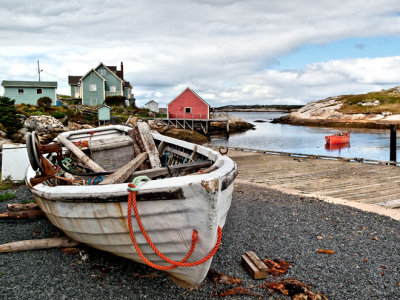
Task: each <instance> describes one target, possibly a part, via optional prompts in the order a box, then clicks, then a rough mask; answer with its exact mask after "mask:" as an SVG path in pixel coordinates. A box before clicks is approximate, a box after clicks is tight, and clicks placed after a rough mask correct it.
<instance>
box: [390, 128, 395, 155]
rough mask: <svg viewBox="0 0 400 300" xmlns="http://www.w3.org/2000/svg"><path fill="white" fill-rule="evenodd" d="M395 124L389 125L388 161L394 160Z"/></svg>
mask: <svg viewBox="0 0 400 300" xmlns="http://www.w3.org/2000/svg"><path fill="white" fill-rule="evenodd" d="M396 129H397V125H396V124H391V125H390V161H394V162H395V161H396V150H397V149H396V148H397V147H396V146H397V145H396Z"/></svg>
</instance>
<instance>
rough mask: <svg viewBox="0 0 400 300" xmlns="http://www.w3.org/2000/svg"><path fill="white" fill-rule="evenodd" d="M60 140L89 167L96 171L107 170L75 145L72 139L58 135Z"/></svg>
mask: <svg viewBox="0 0 400 300" xmlns="http://www.w3.org/2000/svg"><path fill="white" fill-rule="evenodd" d="M57 139H58V141H59V142H60V143H61V144H63V145H64V146H65V147H66V148H67V149H68V150H69V151H71V152H72V153H73V154H75V155H76V157H78V159H79V160H80V161H81V162H82V163H84V164H85V165H86V166H87V167H88V168H90V169H91V170H92V171H94V172H106V170H104V169H103V168H102V167H101V166H99V165H98V164H97V163H96V162H94V161H93V160H91V159H90V158H89V157H88V156H87V155H86V154H85V153H83V151H82V150H81V149H79V148H78V147H77V146H75V145H74V144H73V143H72V142H71V141H69V140H68V139H67V138H66V137H64V136H62V135H59V136H58V137H57Z"/></svg>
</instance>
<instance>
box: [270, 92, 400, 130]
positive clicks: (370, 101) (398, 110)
mask: <svg viewBox="0 0 400 300" xmlns="http://www.w3.org/2000/svg"><path fill="white" fill-rule="evenodd" d="M276 122H278V123H288V124H293V125H308V126H329V127H364V128H388V127H389V126H390V125H391V124H400V87H394V88H391V89H388V90H381V91H379V92H371V93H367V94H359V95H342V96H336V97H329V98H326V99H323V100H318V101H313V102H310V103H308V104H306V105H305V106H303V107H302V108H300V109H299V110H297V111H295V112H292V113H290V114H289V115H287V116H284V117H282V118H280V119H278V120H276Z"/></svg>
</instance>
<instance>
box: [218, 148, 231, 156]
mask: <svg viewBox="0 0 400 300" xmlns="http://www.w3.org/2000/svg"><path fill="white" fill-rule="evenodd" d="M224 149H225V150H224ZM228 150H229V149H228V147H223V146H219V148H218V151H219V153H221V154H222V155H225V154H228Z"/></svg>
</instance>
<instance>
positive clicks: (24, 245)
mask: <svg viewBox="0 0 400 300" xmlns="http://www.w3.org/2000/svg"><path fill="white" fill-rule="evenodd" d="M78 244H79V243H78V242H76V241H74V240H71V239H70V238H67V237H62V238H49V239H40V240H25V241H18V242H12V243H7V244H3V245H0V253H8V252H19V251H27V250H36V249H50V248H69V247H75V246H77V245H78Z"/></svg>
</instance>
